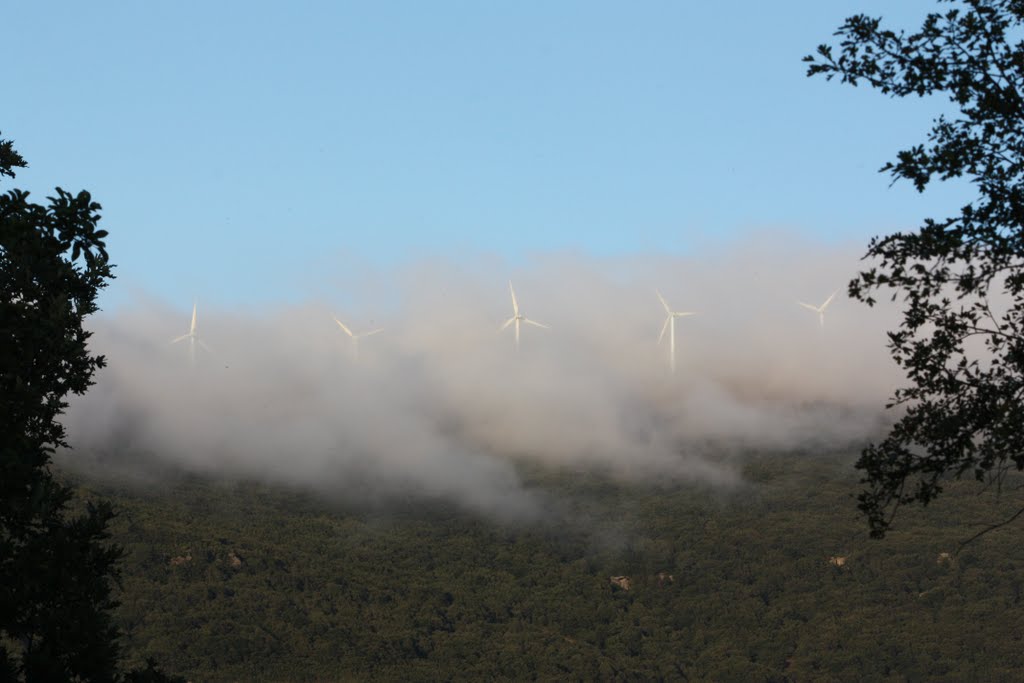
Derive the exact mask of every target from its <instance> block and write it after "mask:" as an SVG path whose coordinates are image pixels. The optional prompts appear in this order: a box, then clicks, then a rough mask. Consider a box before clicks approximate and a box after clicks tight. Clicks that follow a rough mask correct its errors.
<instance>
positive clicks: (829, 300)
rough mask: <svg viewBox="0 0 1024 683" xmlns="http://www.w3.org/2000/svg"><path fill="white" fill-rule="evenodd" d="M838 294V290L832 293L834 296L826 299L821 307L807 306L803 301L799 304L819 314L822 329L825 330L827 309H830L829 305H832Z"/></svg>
mask: <svg viewBox="0 0 1024 683" xmlns="http://www.w3.org/2000/svg"><path fill="white" fill-rule="evenodd" d="M838 293H839V290H838V289H837V290H836V291H834V292H832V296H830V297H829V298H827V299H825V303H823V304H822V305H820V306H812V305H810V304H805V303H804V302H803V301H798V302H797V303H798V304H800V305H801V306H803V307H804V308H806V309H807V310H809V311H814V312H815V313H817V314H818V322H819V323H820V324H821V329H825V309H826V308H827V307H828V305H829V304H830V303H832V299H834V298H835V297H836V294H838Z"/></svg>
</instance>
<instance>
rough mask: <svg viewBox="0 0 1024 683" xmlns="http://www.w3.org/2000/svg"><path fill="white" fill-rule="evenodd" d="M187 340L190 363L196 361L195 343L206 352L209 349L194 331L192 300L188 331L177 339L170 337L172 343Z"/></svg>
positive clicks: (194, 308) (194, 318) (194, 319)
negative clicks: (190, 320) (190, 321)
mask: <svg viewBox="0 0 1024 683" xmlns="http://www.w3.org/2000/svg"><path fill="white" fill-rule="evenodd" d="M186 339H187V340H188V356H189V359H190V361H191V362H192V363H195V362H196V344H198V345H199V346H202V347H203V349H205V350H206V351H207V352H209V351H210V347H209V346H207V345H206V342H204V341H203V340H202V339H200V338H199V334H198V332H197V331H196V302H194V301H193V302H192V323H191V324H190V325H189V326H188V332H187V333H186V334H183V335H181V336H180V337H178V338H177V339H172V340H171V343H172V344H177V343H178V342H180V341H185V340H186Z"/></svg>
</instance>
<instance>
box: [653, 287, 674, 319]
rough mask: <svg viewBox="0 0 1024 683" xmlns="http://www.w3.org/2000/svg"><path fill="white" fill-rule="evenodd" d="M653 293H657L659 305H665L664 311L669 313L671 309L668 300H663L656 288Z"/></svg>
mask: <svg viewBox="0 0 1024 683" xmlns="http://www.w3.org/2000/svg"><path fill="white" fill-rule="evenodd" d="M654 293H655V294H657V295H658V301H660V302H661V305H662V306H664V307H665V312H666V313H669V314H671V313H672V309H671V308H669V306H668V302H667V301H665V297H663V296H662V295H661V292H659V291H658V290H654Z"/></svg>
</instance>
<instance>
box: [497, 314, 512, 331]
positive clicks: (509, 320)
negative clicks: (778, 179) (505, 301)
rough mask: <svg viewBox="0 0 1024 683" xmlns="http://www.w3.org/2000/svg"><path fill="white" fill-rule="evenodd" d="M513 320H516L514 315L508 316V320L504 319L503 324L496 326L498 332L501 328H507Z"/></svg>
mask: <svg viewBox="0 0 1024 683" xmlns="http://www.w3.org/2000/svg"><path fill="white" fill-rule="evenodd" d="M515 321H516V319H515V317H512V318H509V319H508V320H506V321H505V324H504V325H502V326H501V327H499V328H498V332H501V331H502V330H504V329H505V328H507V327H508V326H509V325H511V324H512V323H514V322H515Z"/></svg>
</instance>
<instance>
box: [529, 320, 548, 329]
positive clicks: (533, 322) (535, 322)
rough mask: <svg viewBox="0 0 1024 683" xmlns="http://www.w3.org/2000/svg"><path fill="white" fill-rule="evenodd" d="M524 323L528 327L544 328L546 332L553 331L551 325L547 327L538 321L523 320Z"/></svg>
mask: <svg viewBox="0 0 1024 683" xmlns="http://www.w3.org/2000/svg"><path fill="white" fill-rule="evenodd" d="M523 322H524V323H526V324H527V325H533V326H534V327H543V328H544V329H545V330H550V329H551V326H550V325H545V324H544V323H539V322H537V321H536V320H530V319H529V318H523Z"/></svg>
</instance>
